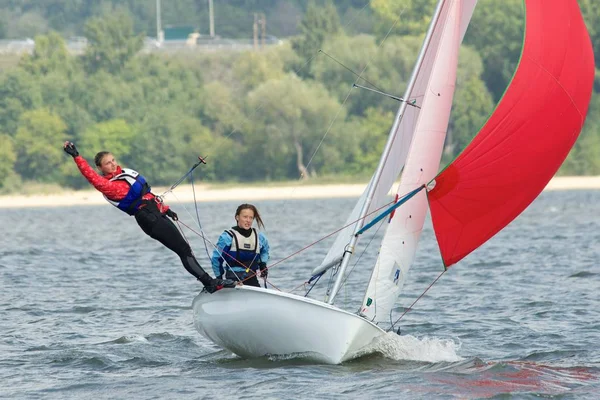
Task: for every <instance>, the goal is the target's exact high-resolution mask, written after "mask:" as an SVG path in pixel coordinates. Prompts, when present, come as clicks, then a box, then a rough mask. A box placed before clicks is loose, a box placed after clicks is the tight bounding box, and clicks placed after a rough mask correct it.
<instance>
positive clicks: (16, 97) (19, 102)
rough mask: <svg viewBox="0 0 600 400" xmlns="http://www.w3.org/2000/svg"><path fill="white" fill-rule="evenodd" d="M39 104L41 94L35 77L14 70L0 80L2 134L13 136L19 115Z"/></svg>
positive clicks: (40, 102) (0, 124)
mask: <svg viewBox="0 0 600 400" xmlns="http://www.w3.org/2000/svg"><path fill="white" fill-rule="evenodd" d="M41 104H42V94H41V90H40V86H39V82H38V81H37V79H36V78H35V76H32V75H30V74H28V73H27V72H25V71H23V70H22V69H16V70H13V71H10V72H8V73H7V74H6V75H4V76H3V77H2V78H1V79H0V128H1V129H2V130H3V131H4V132H6V133H8V134H9V135H14V134H15V132H16V131H17V126H18V122H19V118H20V117H21V114H22V113H24V112H25V111H27V110H32V109H34V108H37V107H39V106H41Z"/></svg>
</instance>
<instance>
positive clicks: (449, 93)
mask: <svg viewBox="0 0 600 400" xmlns="http://www.w3.org/2000/svg"><path fill="white" fill-rule="evenodd" d="M475 3H476V2H475V1H473V0H447V1H446V2H445V4H444V6H443V7H444V8H443V9H442V13H441V15H440V19H439V20H438V23H437V25H436V27H435V30H434V33H433V38H432V42H431V44H430V47H429V48H428V50H427V53H426V56H425V61H424V62H425V65H428V66H429V68H431V74H430V76H429V79H428V80H427V81H426V82H425V85H423V86H422V87H420V88H419V89H421V90H420V91H419V92H413V96H411V97H414V98H416V99H417V105H419V106H420V107H421V111H420V113H419V115H418V119H417V121H416V125H415V131H414V137H413V140H412V143H411V145H410V149H409V153H408V158H407V161H406V165H405V167H404V171H403V173H402V177H401V180H400V186H399V187H398V196H400V197H401V196H403V195H404V194H406V193H408V192H410V191H412V190H414V189H416V188H418V187H419V186H421V185H423V184H426V183H427V182H429V181H430V180H431V179H433V178H434V177H435V175H436V174H437V173H438V169H439V165H440V160H441V156H442V151H443V147H444V140H445V138H446V131H447V128H448V121H449V118H450V109H451V108H452V98H453V96H454V88H455V81H456V69H457V66H458V51H459V47H460V43H461V41H462V37H463V35H464V32H465V30H466V27H467V25H468V21H469V19H470V16H471V15H472V13H473V9H474V7H475ZM427 207H428V205H427V196H426V194H425V192H424V191H422V192H420V193H419V194H417V195H416V196H415V197H413V198H412V199H410V200H409V201H408V202H407V203H406V204H404V205H402V206H400V207H399V208H398V209H397V210H396V211H395V213H394V215H393V218H391V221H390V223H389V225H388V228H387V231H386V234H385V236H384V238H383V242H382V244H381V248H380V252H379V257H378V259H377V262H376V265H375V268H374V270H373V273H372V276H371V280H370V281H369V285H368V288H367V292H366V294H365V298H364V300H363V304H362V306H361V309H360V313H361V315H364V316H365V317H366V318H368V319H370V320H373V321H376V322H383V321H390V312H391V309H392V307H393V306H394V303H395V301H396V299H397V297H398V295H399V294H400V291H401V289H402V285H403V284H404V281H405V278H406V274H407V273H408V270H409V268H410V266H411V265H412V262H413V260H414V257H415V252H416V249H417V244H418V241H419V237H420V235H421V231H422V230H423V224H424V222H425V216H426V214H427Z"/></svg>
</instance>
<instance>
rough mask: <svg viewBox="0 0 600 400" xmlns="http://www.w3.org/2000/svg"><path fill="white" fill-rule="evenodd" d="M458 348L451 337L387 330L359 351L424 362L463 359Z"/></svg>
mask: <svg viewBox="0 0 600 400" xmlns="http://www.w3.org/2000/svg"><path fill="white" fill-rule="evenodd" d="M459 349H460V343H457V342H455V341H454V340H451V339H440V338H436V337H424V338H421V339H419V338H416V337H414V336H411V335H397V334H396V333H394V332H388V333H387V334H386V335H384V336H380V337H378V338H377V339H375V341H373V343H371V344H370V345H369V346H368V347H367V348H365V349H364V350H363V351H361V355H366V354H370V353H381V354H382V355H383V356H384V357H387V358H391V359H393V360H411V361H425V362H431V363H436V362H443V361H446V362H456V361H462V360H464V359H463V358H462V357H460V356H459V355H458V354H457V353H456V352H457V351H458V350H459Z"/></svg>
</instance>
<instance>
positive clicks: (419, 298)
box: [387, 269, 447, 332]
mask: <svg viewBox="0 0 600 400" xmlns="http://www.w3.org/2000/svg"><path fill="white" fill-rule="evenodd" d="M446 271H447V269H444V271H442V273H441V274H439V275H438V277H437V278H435V280H434V281H433V282H431V284H430V285H429V286H428V287H427V289H425V291H424V292H423V293H421V295H420V296H419V297H417V299H416V300H415V301H414V302H413V303H412V304H411V305H410V307H408V308H406V309H405V310H404V313H402V315H401V316H400V317H399V318H398V319H397V320H396V322H393V323H392V326H390V329H388V330H387V331H388V332H389V331H391V330H393V329H394V328H395V325H396V324H397V323H398V321H400V320H401V319H402V317H404V316H405V315H406V313H408V312H409V311H411V310H412V308H413V306H414V305H415V304H417V301H419V300H421V298H422V297H423V296H424V295H425V293H427V291H428V290H429V289H431V287H432V286H433V285H434V284H435V283H436V282H437V281H438V280H439V279H440V278H441V277H442V275H444V274H445V273H446ZM390 322H391V314H390Z"/></svg>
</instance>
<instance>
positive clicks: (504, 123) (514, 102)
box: [428, 0, 594, 267]
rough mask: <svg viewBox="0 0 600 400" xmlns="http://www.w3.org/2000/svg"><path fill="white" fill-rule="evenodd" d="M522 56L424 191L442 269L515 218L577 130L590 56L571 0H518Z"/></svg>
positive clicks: (590, 74)
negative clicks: (489, 108)
mask: <svg viewBox="0 0 600 400" xmlns="http://www.w3.org/2000/svg"><path fill="white" fill-rule="evenodd" d="M525 10H526V12H525V15H526V28H525V42H524V47H523V52H522V55H521V61H520V63H519V66H518V68H517V71H516V72H515V75H514V77H513V80H512V82H511V84H510V85H509V87H508V89H507V90H506V92H505V94H504V97H503V98H502V100H501V101H500V103H499V104H498V107H497V108H496V110H495V111H494V113H493V114H492V116H491V117H490V119H489V120H488V121H487V123H486V124H485V126H484V127H483V128H482V129H481V131H480V132H479V133H478V134H477V136H476V137H475V139H473V141H472V142H471V143H470V144H469V146H468V147H467V148H466V149H465V150H464V151H463V152H462V153H461V154H460V155H459V157H458V158H457V159H456V160H454V162H452V163H451V164H450V165H449V166H448V167H447V168H446V169H445V170H444V171H442V172H441V173H440V174H439V175H438V176H437V177H436V179H435V187H434V188H433V189H432V190H431V191H430V192H429V193H428V196H429V203H430V209H431V216H432V221H433V226H434V230H435V234H436V237H437V240H438V245H439V247H440V250H441V253H442V258H443V260H444V264H445V265H446V267H449V266H450V265H452V264H454V263H456V262H458V261H459V260H461V259H462V258H463V257H465V256H467V255H468V254H469V253H471V252H472V251H473V250H475V249H476V248H477V247H479V246H481V245H482V244H483V243H485V242H486V241H487V240H488V239H490V238H491V237H492V236H494V235H495V234H496V233H497V232H499V231H500V230H501V229H502V228H504V227H505V226H506V225H508V224H509V223H510V222H511V221H512V220H513V219H515V218H516V217H517V216H518V215H519V214H520V213H521V212H522V211H523V210H525V208H527V206H528V205H529V204H530V203H531V202H532V201H533V200H534V199H535V198H536V197H537V196H538V195H539V194H540V192H541V191H542V190H543V189H544V187H545V186H546V184H547V183H548V181H549V180H550V179H551V178H552V176H553V175H554V174H555V172H556V171H557V170H558V168H559V167H560V165H561V164H562V162H563V161H564V159H565V158H566V157H567V154H568V153H569V150H570V149H571V147H572V146H573V144H574V143H575V140H576V139H577V137H578V136H579V132H580V131H581V128H582V126H583V123H584V121H585V116H586V114H587V109H588V105H589V102H590V98H591V93H592V86H593V81H594V55H593V51H592V44H591V41H590V37H589V34H588V32H587V29H586V27H585V24H584V21H583V18H582V16H581V12H580V10H579V6H578V5H577V0H554V1H548V0H525Z"/></svg>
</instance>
